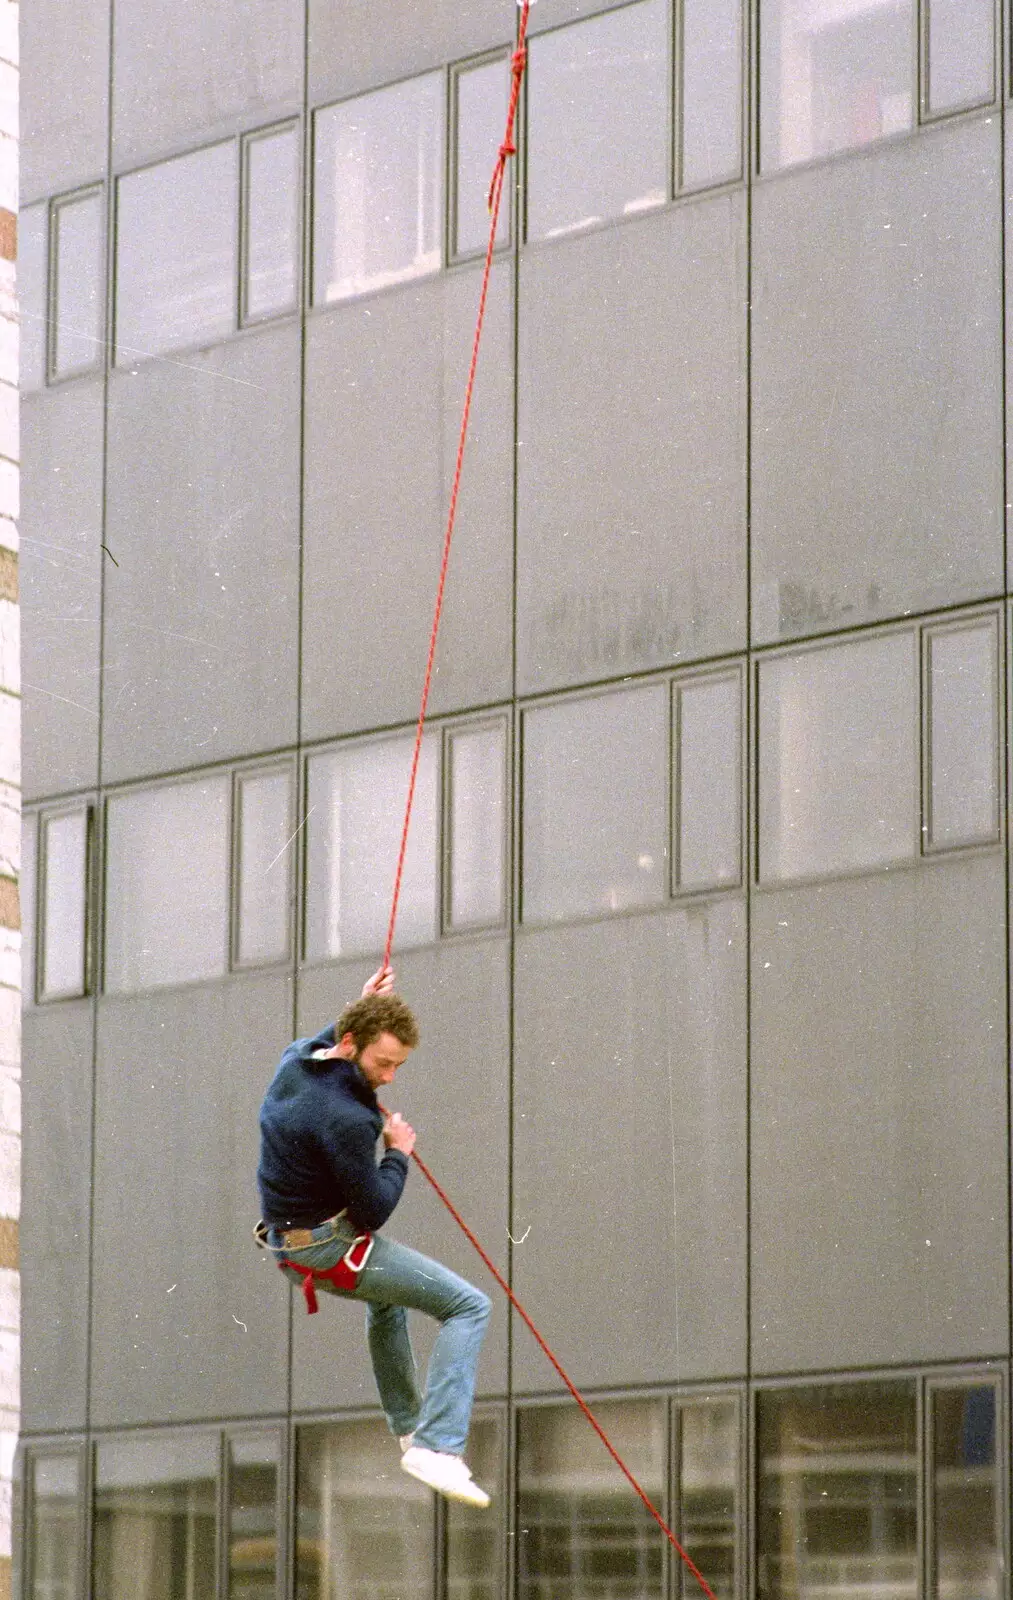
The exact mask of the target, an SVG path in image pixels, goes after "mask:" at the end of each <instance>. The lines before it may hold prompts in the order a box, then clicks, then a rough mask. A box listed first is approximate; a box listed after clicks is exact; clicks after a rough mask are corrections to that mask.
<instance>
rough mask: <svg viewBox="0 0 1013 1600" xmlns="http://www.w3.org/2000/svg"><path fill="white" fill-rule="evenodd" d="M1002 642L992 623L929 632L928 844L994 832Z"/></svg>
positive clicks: (965, 840) (996, 822) (967, 839)
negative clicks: (999, 669) (998, 675)
mask: <svg viewBox="0 0 1013 1600" xmlns="http://www.w3.org/2000/svg"><path fill="white" fill-rule="evenodd" d="M998 659H999V640H998V634H997V631H996V626H995V623H994V622H986V623H985V624H984V625H979V626H977V627H970V628H944V629H941V630H940V631H939V632H938V633H932V634H930V635H929V752H930V762H931V774H932V778H931V804H930V813H929V843H930V844H931V845H934V846H936V847H945V846H947V845H957V844H967V843H969V842H970V841H973V840H976V839H995V838H997V837H998V833H999V771H998V768H999V747H998V740H999V726H998V724H999V711H998V703H997V697H998V679H997V674H998Z"/></svg>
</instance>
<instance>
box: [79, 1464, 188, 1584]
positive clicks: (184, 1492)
mask: <svg viewBox="0 0 1013 1600" xmlns="http://www.w3.org/2000/svg"><path fill="white" fill-rule="evenodd" d="M217 1477H218V1437H217V1435H214V1434H204V1435H197V1436H193V1437H189V1438H186V1437H174V1438H164V1437H162V1438H158V1437H154V1436H152V1437H145V1438H134V1439H116V1440H108V1441H103V1442H102V1443H100V1444H99V1445H98V1446H97V1447H96V1452H95V1522H94V1527H95V1542H94V1551H93V1571H94V1585H95V1587H94V1593H95V1595H96V1597H98V1596H100V1595H101V1597H102V1600H137V1597H138V1596H139V1595H157V1596H158V1597H159V1600H214V1597H215V1594H216V1592H217V1582H216V1571H215V1568H216V1565H217V1559H216V1557H217V1548H216V1537H217V1536H216V1522H217V1517H216V1505H217V1488H216V1483H217Z"/></svg>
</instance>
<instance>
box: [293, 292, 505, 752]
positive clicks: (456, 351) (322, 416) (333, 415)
mask: <svg viewBox="0 0 1013 1600" xmlns="http://www.w3.org/2000/svg"><path fill="white" fill-rule="evenodd" d="M510 274H511V268H510V264H509V263H508V262H504V263H501V264H500V265H499V266H498V267H497V268H496V270H495V271H494V273H493V278H492V283H491V286H490V291H489V302H488V310H487V313H486V326H485V334H484V336H483V342H482V354H481V364H480V368H479V375H478V381H477V385H476V390H475V399H474V403H473V406H472V414H471V427H470V430H469V438H468V450H467V455H466V459H465V468H464V474H465V475H464V479H463V482H462V489H461V498H460V502H459V507H458V514H457V525H456V531H455V533H454V543H453V550H452V553H451V565H450V571H449V576H448V579H447V590H446V599H445V607H444V615H443V622H442V625H441V633H440V648H439V653H438V655H437V662H436V675H435V678H434V681H433V692H432V709H433V710H435V711H440V710H448V709H452V708H456V707H461V706H465V705H476V704H481V703H482V702H483V701H489V700H494V699H497V698H501V697H502V696H504V695H507V694H509V692H510V627H511V621H510V618H511V599H510V589H511V583H512V577H513V502H512V479H513V456H512V443H511V441H512V430H513V335H512V325H513V321H512V301H513V296H512V293H511V281H510ZM478 289H479V277H478V273H477V272H475V271H467V272H463V273H454V274H453V275H451V276H449V277H442V278H437V279H434V280H432V281H430V282H427V283H425V284H421V285H418V286H415V287H411V288H405V289H401V290H398V291H396V292H394V293H390V294H385V295H381V296H379V297H375V298H371V299H369V300H368V301H362V302H359V303H358V304H355V305H350V306H347V307H344V308H342V309H341V310H338V311H335V312H332V313H331V314H330V315H327V316H322V317H319V318H314V319H313V320H312V321H311V323H310V326H309V333H308V350H307V396H306V517H305V545H306V553H305V562H306V565H305V574H306V575H305V583H304V593H305V641H304V648H303V695H304V700H303V729H304V735H305V737H306V738H309V739H316V738H322V737H326V736H328V735H331V734H335V733H345V732H349V731H351V730H354V729H357V728H364V727H371V726H377V725H379V724H382V723H392V722H399V721H404V720H408V719H410V718H413V717H414V716H415V715H416V713H417V711H418V701H419V693H420V691H421V688H422V678H423V672H424V668H425V659H426V651H427V649H428V645H429V628H430V623H431V620H432V613H433V603H434V601H435V598H436V583H437V578H438V576H439V567H440V551H441V548H442V542H443V534H444V529H445V526H446V517H447V503H448V500H449V494H450V485H451V480H452V477H453V467H454V457H455V455H456V450H457V438H458V430H459V427H460V415H461V405H462V402H463V399H464V384H465V377H466V374H467V368H468V360H469V358H470V355H471V343H472V337H473V334H474V323H475V313H476V310H477V306H478Z"/></svg>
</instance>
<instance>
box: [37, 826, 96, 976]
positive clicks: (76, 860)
mask: <svg viewBox="0 0 1013 1600" xmlns="http://www.w3.org/2000/svg"><path fill="white" fill-rule="evenodd" d="M43 862H44V871H45V899H44V902H43V913H42V983H41V998H42V999H43V1000H52V999H54V998H56V997H57V996H60V995H75V994H84V991H85V928H86V908H87V897H88V812H87V811H75V812H73V813H72V814H70V815H69V816H66V817H46V818H45V819H44V821H43Z"/></svg>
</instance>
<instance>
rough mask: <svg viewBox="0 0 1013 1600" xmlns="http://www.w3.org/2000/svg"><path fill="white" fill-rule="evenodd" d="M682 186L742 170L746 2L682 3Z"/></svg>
mask: <svg viewBox="0 0 1013 1600" xmlns="http://www.w3.org/2000/svg"><path fill="white" fill-rule="evenodd" d="M681 60H682V183H683V185H684V186H685V187H686V188H687V189H697V188H703V187H704V186H705V185H706V184H709V183H721V182H722V181H723V180H725V179H728V178H737V177H738V175H739V173H740V171H741V170H742V134H741V117H742V0H683V7H682V57H681Z"/></svg>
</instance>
